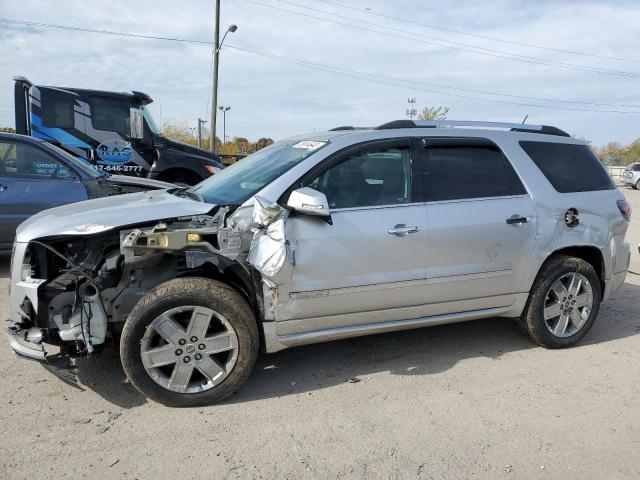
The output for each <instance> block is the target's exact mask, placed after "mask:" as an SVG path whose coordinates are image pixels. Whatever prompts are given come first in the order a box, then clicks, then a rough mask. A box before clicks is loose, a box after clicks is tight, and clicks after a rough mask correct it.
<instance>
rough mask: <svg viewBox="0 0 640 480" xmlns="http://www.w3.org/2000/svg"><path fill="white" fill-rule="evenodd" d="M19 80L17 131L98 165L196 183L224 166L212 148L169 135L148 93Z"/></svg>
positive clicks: (122, 173) (108, 168)
mask: <svg viewBox="0 0 640 480" xmlns="http://www.w3.org/2000/svg"><path fill="white" fill-rule="evenodd" d="M14 81H15V117H16V132H17V133H21V134H24V135H31V136H34V137H37V138H41V139H43V140H46V141H48V142H50V143H52V144H54V145H56V146H58V147H61V148H63V149H64V150H66V151H68V152H69V153H71V154H73V155H75V156H77V157H80V158H83V159H85V160H87V161H89V162H90V163H91V164H92V165H93V166H94V168H96V169H99V170H105V171H107V172H109V173H114V174H119V175H132V176H136V177H148V178H153V179H157V180H164V181H167V182H172V183H177V184H183V185H194V184H196V183H199V182H200V181H202V180H204V179H205V178H207V177H209V176H210V175H213V174H215V173H217V172H219V171H220V169H221V168H222V162H221V161H220V159H219V158H218V157H217V156H216V155H214V154H212V153H211V152H209V151H207V150H204V149H201V148H198V147H195V146H193V145H189V144H186V143H182V142H178V141H175V140H172V139H169V138H166V137H164V136H163V135H162V132H161V130H160V129H159V128H158V126H157V125H156V123H155V122H154V120H153V117H152V116H151V113H150V112H149V110H148V109H147V105H149V104H150V103H151V102H153V100H152V98H151V97H150V96H149V95H147V94H146V93H142V92H137V91H132V92H131V93H128V92H108V91H102V90H86V89H79V88H61V87H51V86H36V85H33V84H32V83H31V82H30V81H29V80H27V79H26V78H24V77H15V78H14Z"/></svg>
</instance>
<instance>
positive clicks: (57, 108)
mask: <svg viewBox="0 0 640 480" xmlns="http://www.w3.org/2000/svg"><path fill="white" fill-rule="evenodd" d="M40 98H41V102H42V108H41V109H40V115H41V116H42V124H43V125H44V126H45V127H54V128H74V127H75V121H74V114H73V106H74V105H75V99H74V96H73V95H71V94H69V93H63V92H56V91H55V90H48V89H42V90H41V92H40Z"/></svg>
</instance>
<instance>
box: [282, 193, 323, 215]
mask: <svg viewBox="0 0 640 480" xmlns="http://www.w3.org/2000/svg"><path fill="white" fill-rule="evenodd" d="M287 207H288V208H290V209H291V210H293V211H295V212H298V213H304V214H306V215H316V216H318V217H324V218H325V219H330V218H331V214H330V213H329V202H327V197H326V196H325V194H324V193H322V192H319V191H317V190H314V189H313V188H309V187H303V188H298V189H297V190H294V191H293V192H291V195H290V196H289V200H288V201H287Z"/></svg>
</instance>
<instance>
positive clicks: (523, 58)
mask: <svg viewBox="0 0 640 480" xmlns="http://www.w3.org/2000/svg"><path fill="white" fill-rule="evenodd" d="M244 1H245V2H248V3H251V4H254V5H260V6H263V7H267V8H271V9H274V10H279V11H282V12H287V13H292V14H294V15H299V16H302V17H307V18H312V19H314V20H319V21H322V22H327V23H333V24H335V25H340V26H343V27H349V28H355V29H358V30H362V31H366V32H372V33H377V34H380V35H386V36H388V37H394V38H400V39H403V40H411V41H414V42H419V43H423V44H426V45H436V46H439V47H443V48H448V49H451V50H456V51H460V52H467V53H473V54H476V55H485V56H489V57H495V58H503V59H506V60H513V61H517V62H524V63H530V64H535V65H545V66H549V67H557V68H564V69H569V70H580V71H584V72H591V73H601V74H606V75H616V76H621V77H633V78H637V77H640V73H635V72H627V71H622V70H611V69H606V68H598V67H589V66H586V65H579V64H574V63H566V62H558V61H555V60H545V59H543V58H538V57H529V56H527V55H520V54H515V53H507V52H502V51H499V50H492V49H488V48H482V47H477V46H474V45H468V44H463V43H459V42H452V41H449V40H444V39H441V38H438V37H431V36H428V35H423V34H419V33H415V32H410V31H407V30H401V29H397V28H393V27H387V26H385V25H381V24H377V23H373V22H367V21H366V20H359V19H356V18H353V17H347V16H344V15H340V14H336V13H330V12H325V11H324V10H318V9H315V8H313V7H308V6H306V5H300V4H296V3H293V2H289V1H286V0H276V1H278V2H281V3H287V4H290V5H295V6H298V7H300V8H305V9H307V10H312V11H319V12H322V13H323V14H325V15H331V16H335V17H339V18H344V19H349V20H351V21H355V22H361V23H365V24H368V25H373V26H376V27H379V28H383V29H386V30H393V31H398V32H402V33H403V34H404V35H399V34H395V33H390V32H385V31H381V30H374V29H372V28H367V27H363V26H361V25H353V24H350V23H344V22H339V21H336V20H330V19H328V18H322V17H317V16H315V15H310V14H307V13H302V12H297V11H295V10H289V9H286V8H281V7H277V6H275V5H270V4H268V3H262V2H258V1H256V0H244ZM407 35H415V36H420V37H424V38H430V39H433V40H434V41H436V42H441V43H434V41H429V42H428V41H425V40H420V39H418V38H413V37H410V36H407ZM442 42H445V43H442Z"/></svg>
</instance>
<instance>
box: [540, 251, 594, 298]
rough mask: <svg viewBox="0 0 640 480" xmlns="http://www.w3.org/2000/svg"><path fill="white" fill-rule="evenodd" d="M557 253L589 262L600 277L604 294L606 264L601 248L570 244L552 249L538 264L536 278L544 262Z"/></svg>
mask: <svg viewBox="0 0 640 480" xmlns="http://www.w3.org/2000/svg"><path fill="white" fill-rule="evenodd" d="M558 255H567V256H570V257H576V258H580V259H582V260H584V261H585V262H587V263H588V264H590V265H591V266H592V267H593V269H594V270H595V271H596V275H598V278H599V279H600V287H601V292H602V295H604V291H605V280H606V266H605V260H604V255H603V254H602V250H601V249H600V248H598V247H596V246H594V245H572V246H567V247H562V248H559V249H558V250H554V251H553V252H551V254H550V255H548V256H547V258H546V259H545V261H544V262H543V263H542V265H540V268H539V269H538V273H537V274H536V278H537V277H538V275H539V274H540V272H541V271H542V269H543V268H544V266H545V264H546V263H547V262H548V261H549V260H550V259H552V258H554V257H557V256H558Z"/></svg>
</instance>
